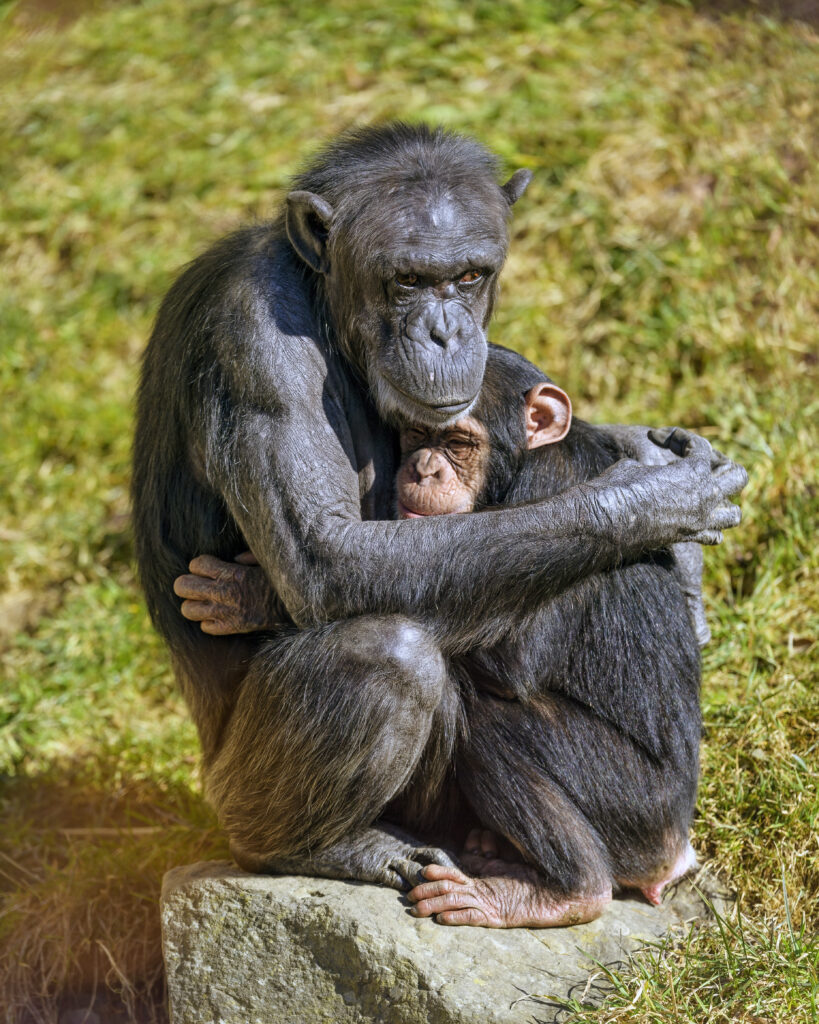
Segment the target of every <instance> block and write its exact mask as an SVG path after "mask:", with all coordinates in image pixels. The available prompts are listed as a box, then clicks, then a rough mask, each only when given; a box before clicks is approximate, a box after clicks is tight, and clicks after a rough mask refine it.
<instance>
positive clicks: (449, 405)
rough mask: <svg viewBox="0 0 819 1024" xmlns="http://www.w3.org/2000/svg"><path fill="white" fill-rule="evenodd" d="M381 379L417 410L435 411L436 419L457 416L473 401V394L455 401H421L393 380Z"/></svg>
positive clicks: (384, 377) (385, 377)
mask: <svg viewBox="0 0 819 1024" xmlns="http://www.w3.org/2000/svg"><path fill="white" fill-rule="evenodd" d="M382 379H383V380H384V381H385V382H386V383H387V384H389V386H390V388H392V390H393V391H395V392H396V393H397V394H399V395H400V396H401V397H402V398H403V399H404V400H405V401H407V402H409V403H410V404H411V405H412V406H414V407H415V408H417V409H419V410H424V412H427V413H430V412H432V413H435V414H436V420H437V419H440V420H442V421H443V420H448V419H453V418H454V417H456V416H459V415H460V414H461V413H462V412H466V410H467V409H469V408H470V406H471V405H472V403H473V402H474V401H475V395H472V396H470V397H469V398H466V399H461V400H459V401H455V402H452V401H450V402H425V401H421V399H420V398H417V397H415V396H414V395H411V394H408V393H407V392H406V391H405V390H404V389H403V388H400V387H399V386H398V385H397V384H396V383H395V382H394V381H393V380H391V379H390V378H389V377H387V376H386V375H384V376H383V377H382Z"/></svg>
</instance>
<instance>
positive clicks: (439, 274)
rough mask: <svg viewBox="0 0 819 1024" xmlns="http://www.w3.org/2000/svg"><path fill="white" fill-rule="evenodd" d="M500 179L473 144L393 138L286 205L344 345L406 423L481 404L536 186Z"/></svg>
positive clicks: (357, 141)
mask: <svg viewBox="0 0 819 1024" xmlns="http://www.w3.org/2000/svg"><path fill="white" fill-rule="evenodd" d="M496 174H497V161H496V160H495V158H494V157H493V156H492V154H491V153H489V152H488V151H487V150H485V149H484V148H483V147H482V146H480V145H479V144H478V143H476V142H474V141H472V140H471V139H467V138H464V137H462V136H459V135H455V134H452V133H450V132H446V131H444V130H443V129H435V130H432V129H430V128H427V127H425V126H418V127H412V126H409V125H405V124H391V125H386V126H383V127H377V128H366V129H362V130H360V131H357V132H353V133H350V134H348V135H345V136H342V138H341V139H340V140H338V141H337V142H335V143H334V144H333V145H332V146H331V147H330V148H329V149H327V150H325V152H324V153H323V154H322V155H321V156H320V157H319V159H318V160H317V161H316V162H315V164H314V165H313V166H312V167H311V168H309V169H308V170H307V171H306V172H305V173H304V174H303V175H302V176H301V177H299V178H298V179H297V181H296V183H295V184H296V185H297V186H298V187H297V189H296V190H295V191H293V192H291V193H290V195H289V196H288V197H287V209H286V226H287V234H288V237H289V239H290V242H291V244H292V245H293V248H294V249H295V250H296V252H297V253H298V254H299V255H300V256H301V258H302V259H303V260H304V261H305V262H306V263H307V264H308V266H310V267H311V268H312V269H313V270H314V271H315V272H316V274H317V275H319V280H320V284H321V290H322V293H323V296H324V299H325V302H326V304H327V309H328V313H329V319H330V321H331V324H332V327H333V329H334V334H335V339H336V342H337V344H338V345H339V346H340V347H341V349H342V351H343V352H344V354H345V356H346V357H347V358H348V359H349V360H350V362H351V363H352V364H353V365H354V366H355V367H356V368H357V369H358V371H359V372H360V373H361V375H362V376H363V377H364V379H365V380H366V381H367V383H368V384H369V387H370V390H371V393H372V395H373V398H374V400H375V402H376V404H377V406H378V409H379V412H380V413H381V415H382V416H384V417H385V418H388V419H390V420H392V421H394V422H398V423H402V422H404V423H407V422H408V423H413V424H427V425H429V426H437V425H440V424H444V423H448V422H452V421H454V420H456V419H457V418H458V417H459V416H462V415H463V414H464V413H465V412H467V411H468V410H469V409H470V408H471V407H472V405H473V404H474V402H475V399H476V397H477V395H478V392H479V391H480V387H481V381H482V379H483V373H484V367H485V364H486V354H487V339H486V328H487V325H488V323H489V319H490V317H491V315H492V309H493V305H494V301H495V295H496V292H497V281H498V274H499V273H500V270H501V267H502V266H503V263H504V260H505V258H506V249H507V244H508V236H507V220H508V217H509V211H510V209H511V207H512V204H513V203H514V202H515V201H516V200H517V199H518V198H519V197H520V196H521V195H522V194H523V192H524V190H525V188H526V186H527V185H528V184H529V181H530V179H531V174H530V173H529V172H528V171H518V172H517V173H516V174H514V175H513V176H512V177H511V178H510V179H509V181H508V182H507V183H506V184H505V185H503V186H499V185H498V184H497V182H496Z"/></svg>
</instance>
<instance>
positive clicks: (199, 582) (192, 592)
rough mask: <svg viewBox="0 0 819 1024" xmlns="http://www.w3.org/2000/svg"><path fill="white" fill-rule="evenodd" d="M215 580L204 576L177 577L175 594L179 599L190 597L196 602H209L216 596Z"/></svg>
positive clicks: (174, 586) (174, 585)
mask: <svg viewBox="0 0 819 1024" xmlns="http://www.w3.org/2000/svg"><path fill="white" fill-rule="evenodd" d="M216 590H217V587H216V584H215V582H214V580H212V579H210V578H208V577H204V576H192V575H190V574H186V575H185V576H177V577H176V579H175V580H174V581H173V592H174V593H175V594H176V596H177V597H189V598H192V599H193V600H194V601H204V600H209V599H211V598H213V597H215V596H216Z"/></svg>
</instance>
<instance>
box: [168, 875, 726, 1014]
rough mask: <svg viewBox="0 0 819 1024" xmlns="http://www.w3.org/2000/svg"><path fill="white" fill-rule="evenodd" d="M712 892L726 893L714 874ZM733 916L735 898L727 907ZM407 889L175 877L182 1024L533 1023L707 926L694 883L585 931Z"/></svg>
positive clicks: (173, 965) (172, 920)
mask: <svg viewBox="0 0 819 1024" xmlns="http://www.w3.org/2000/svg"><path fill="white" fill-rule="evenodd" d="M697 884H698V886H699V887H701V888H703V889H704V891H706V892H708V893H709V896H710V897H711V898H712V900H721V899H724V896H725V894H724V893H720V892H719V887H718V886H715V883H714V881H713V879H708V878H707V876H702V874H701V876H700V877H699V878H698V879H697ZM719 905H720V906H722V908H723V909H724V904H719ZM408 907H409V904H408V903H407V901H406V900H405V899H404V898H403V897H402V895H401V894H400V893H398V892H396V891H395V890H392V889H387V888H379V887H378V886H373V885H363V884H359V883H355V882H341V881H334V880H330V879H323V878H303V877H286V876H265V875H251V874H247V873H246V872H244V871H242V870H241V869H240V868H238V867H236V866H235V865H234V864H232V863H230V862H228V861H209V862H202V863H199V864H193V865H190V866H187V867H180V868H175V869H174V870H172V871H169V872H168V873H167V875H166V876H165V879H164V884H163V887H162V940H163V951H164V956H165V966H166V969H167V978H168V993H169V1001H170V1013H171V1022H172V1024H320V1022H322V1024H323V1022H326V1024H359V1022H361V1024H364V1022H366V1024H376V1022H383V1024H524V1022H534V1021H537V1022H539V1024H540V1022H553V1021H559V1020H562V1019H564V1018H565V1016H566V1014H565V1012H563V1013H562V1014H561V1012H560V1004H561V1002H562V1001H565V1000H566V999H567V998H568V997H570V996H572V997H574V998H577V999H582V1001H583V1002H585V1003H595V1002H599V1001H600V1000H601V999H602V998H603V996H604V995H605V991H606V987H605V974H604V972H603V971H601V970H600V967H599V966H598V964H605V965H606V966H619V965H623V964H624V963H625V962H627V961H628V958H629V956H630V954H632V953H633V952H634V951H635V950H637V949H639V948H641V947H643V946H645V944H646V943H647V942H652V941H656V940H658V939H662V938H663V937H664V936H666V935H667V934H668V933H669V932H670V931H671V930H672V929H675V928H682V927H685V926H686V925H687V924H688V923H689V922H691V921H695V920H697V919H705V918H707V916H708V909H707V906H706V904H705V902H704V901H703V900H702V898H701V897H700V896H699V895H698V893H697V891H696V890H695V887H694V885H693V884H692V882H691V881H684V882H682V883H680V884H679V885H677V886H676V891H674V892H673V893H670V894H667V895H666V898H665V901H664V903H663V906H661V907H652V906H650V905H649V904H648V903H645V902H643V901H642V899H641V898H637V897H635V898H634V899H617V900H615V901H614V902H613V903H612V904H611V905H610V906H609V907H608V908H607V910H606V911H605V913H604V914H603V916H602V917H600V918H598V920H596V921H592V922H590V923H589V924H583V925H577V926H575V927H572V928H550V929H524V928H520V929H506V930H498V929H490V928H452V927H446V926H444V925H438V924H436V923H435V922H434V921H432V920H429V919H426V920H418V919H416V918H413V917H411V916H410V915H409V913H408Z"/></svg>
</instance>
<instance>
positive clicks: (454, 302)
mask: <svg viewBox="0 0 819 1024" xmlns="http://www.w3.org/2000/svg"><path fill="white" fill-rule="evenodd" d="M495 192H496V193H497V194H498V196H500V190H499V189H497V187H495ZM424 198H425V199H426V202H424V201H422V199H424ZM389 223H390V224H391V230H390V238H389V244H388V246H385V247H384V249H383V250H382V251H380V252H378V254H377V256H376V257H375V259H373V260H372V262H371V264H370V274H369V275H368V277H369V280H365V281H361V282H360V284H361V286H362V292H361V295H360V297H361V299H362V300H363V301H362V310H363V314H364V315H362V316H361V317H359V318H357V320H356V324H357V333H358V338H359V339H360V342H361V343H362V344H363V346H364V352H365V365H366V373H367V380H368V383H369V385H370V389H371V392H372V394H373V396H374V398H375V401H376V404H377V405H378V408H379V410H380V412H381V413H382V415H384V416H386V417H388V418H390V419H392V420H394V421H396V420H397V421H398V422H399V423H401V422H403V423H412V424H427V425H430V426H434V425H441V424H444V423H452V422H453V421H454V420H456V419H457V418H458V417H459V416H463V415H464V414H465V413H466V412H468V410H469V409H470V408H471V407H472V405H473V403H474V401H475V398H476V397H477V395H478V392H479V391H480V387H481V382H482V380H483V372H484V368H485V366H486V356H487V340H486V326H487V325H488V322H489V318H490V315H491V312H492V306H493V304H494V299H495V293H496V289H497V278H498V274H499V272H500V269H501V267H502V266H503V261H504V258H505V256H506V211H505V210H504V209H503V208H502V207H501V204H500V202H496V204H495V207H494V208H491V207H490V208H489V209H487V207H486V204H485V202H476V201H475V197H474V196H473V195H468V196H465V197H458V196H452V195H443V196H438V197H435V198H429V197H418V196H416V197H415V198H414V199H413V201H412V202H411V203H410V205H409V207H408V208H407V209H405V210H404V211H395V215H394V216H390V218H389Z"/></svg>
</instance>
